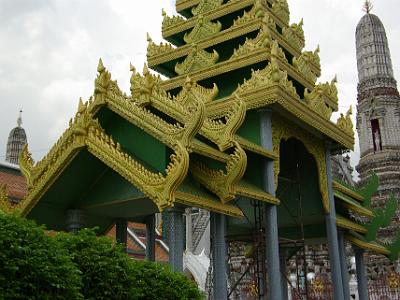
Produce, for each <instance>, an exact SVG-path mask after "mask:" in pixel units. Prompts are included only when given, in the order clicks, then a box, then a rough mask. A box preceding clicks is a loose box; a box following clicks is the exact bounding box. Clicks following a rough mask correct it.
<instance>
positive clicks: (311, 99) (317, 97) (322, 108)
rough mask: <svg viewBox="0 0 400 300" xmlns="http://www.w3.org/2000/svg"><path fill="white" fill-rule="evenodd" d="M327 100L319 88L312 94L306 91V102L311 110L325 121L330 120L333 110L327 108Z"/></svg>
mask: <svg viewBox="0 0 400 300" xmlns="http://www.w3.org/2000/svg"><path fill="white" fill-rule="evenodd" d="M325 99H326V97H325V94H324V91H323V90H322V89H321V88H319V87H318V86H317V87H316V88H314V90H313V91H312V92H309V91H308V89H305V90H304V100H306V102H307V104H308V105H309V106H310V108H311V109H312V110H314V111H315V112H316V113H318V114H319V115H321V116H322V117H324V118H325V119H327V120H330V119H331V116H332V108H330V107H329V106H327V104H326V101H325Z"/></svg>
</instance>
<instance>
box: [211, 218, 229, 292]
mask: <svg viewBox="0 0 400 300" xmlns="http://www.w3.org/2000/svg"><path fill="white" fill-rule="evenodd" d="M210 225H211V228H210V229H211V238H212V257H213V259H212V263H213V296H214V298H213V299H215V300H217V299H227V298H228V286H227V280H228V276H227V263H226V258H227V251H226V250H227V249H226V242H225V235H226V217H225V215H222V214H218V213H214V212H212V213H211V220H210Z"/></svg>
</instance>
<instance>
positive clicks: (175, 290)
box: [57, 229, 202, 300]
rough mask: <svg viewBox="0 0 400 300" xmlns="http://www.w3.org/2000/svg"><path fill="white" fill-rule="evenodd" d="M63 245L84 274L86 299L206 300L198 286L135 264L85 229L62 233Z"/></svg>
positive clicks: (151, 266) (157, 268)
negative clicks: (75, 232)
mask: <svg viewBox="0 0 400 300" xmlns="http://www.w3.org/2000/svg"><path fill="white" fill-rule="evenodd" d="M57 240H58V242H59V243H60V245H61V246H62V247H63V248H65V249H67V250H68V252H69V253H70V255H71V258H72V261H73V262H74V263H75V264H76V265H77V267H78V268H79V269H80V270H81V272H82V282H83V288H82V294H83V295H84V297H85V299H93V300H94V299H99V300H101V299H113V300H119V299H124V300H130V299H182V300H184V299H202V295H201V293H200V291H199V289H198V288H197V286H196V285H195V284H194V283H192V282H191V281H189V280H188V279H187V278H186V277H185V276H184V275H183V274H179V273H174V272H172V271H170V270H169V269H168V268H167V267H166V266H163V265H160V264H157V263H151V262H145V261H135V260H132V259H131V258H129V257H128V256H127V255H126V254H125V253H124V252H123V251H122V247H121V246H120V245H116V244H115V243H114V242H113V241H112V240H111V239H109V238H108V237H97V236H96V234H95V233H94V231H93V230H89V229H84V230H81V231H80V232H79V233H78V234H77V235H71V234H67V233H61V234H59V235H58V236H57Z"/></svg>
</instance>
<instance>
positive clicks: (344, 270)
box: [338, 231, 350, 299]
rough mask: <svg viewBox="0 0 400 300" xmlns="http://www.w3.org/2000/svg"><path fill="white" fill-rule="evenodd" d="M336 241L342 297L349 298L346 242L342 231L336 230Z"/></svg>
mask: <svg viewBox="0 0 400 300" xmlns="http://www.w3.org/2000/svg"><path fill="white" fill-rule="evenodd" d="M338 242H339V255H340V269H341V270H342V284H343V297H344V299H350V284H349V272H348V268H347V259H346V244H345V240H344V232H343V231H339V232H338Z"/></svg>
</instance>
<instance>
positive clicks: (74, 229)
mask: <svg viewBox="0 0 400 300" xmlns="http://www.w3.org/2000/svg"><path fill="white" fill-rule="evenodd" d="M65 224H66V227H67V231H68V232H71V233H72V234H78V232H79V230H81V229H82V228H84V227H85V224H86V212H85V211H84V210H82V209H69V210H67V215H66V220H65Z"/></svg>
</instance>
